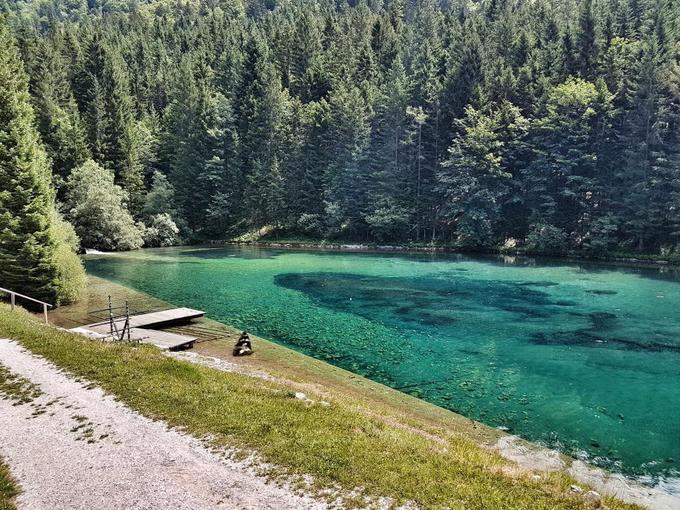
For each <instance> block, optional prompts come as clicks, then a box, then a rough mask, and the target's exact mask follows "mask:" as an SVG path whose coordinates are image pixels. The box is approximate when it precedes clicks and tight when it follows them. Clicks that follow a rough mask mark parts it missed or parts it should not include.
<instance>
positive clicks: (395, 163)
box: [0, 0, 680, 253]
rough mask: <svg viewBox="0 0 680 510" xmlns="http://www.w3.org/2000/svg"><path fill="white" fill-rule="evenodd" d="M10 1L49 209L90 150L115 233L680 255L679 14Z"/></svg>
mask: <svg viewBox="0 0 680 510" xmlns="http://www.w3.org/2000/svg"><path fill="white" fill-rule="evenodd" d="M3 6H4V7H3ZM0 8H4V10H6V11H7V16H8V18H9V21H10V24H11V26H12V27H13V29H14V31H15V34H16V36H17V38H18V39H19V42H20V48H21V56H22V58H23V60H24V62H25V65H26V68H27V69H28V71H29V76H30V92H31V96H32V103H33V107H34V108H35V110H36V120H37V122H36V125H37V127H38V129H39V131H40V134H41V136H42V139H43V141H44V143H45V147H46V150H47V154H48V155H49V156H50V158H51V160H52V163H53V165H54V169H55V171H54V173H55V177H54V179H53V184H54V186H55V187H56V188H57V190H58V196H59V198H60V200H65V199H66V195H67V192H68V190H67V188H68V186H67V185H65V183H66V182H68V181H69V179H70V180H71V182H73V179H72V174H73V172H74V171H76V169H82V165H83V164H84V163H85V162H86V161H87V160H88V159H90V158H91V159H92V160H93V161H94V162H96V164H97V165H98V166H99V167H101V168H102V169H105V170H107V172H110V174H109V173H107V174H106V175H107V176H108V175H111V176H112V178H113V183H110V182H109V180H110V179H109V177H107V184H106V186H107V188H106V189H107V190H109V191H108V192H109V193H111V194H112V195H113V196H116V197H119V198H116V199H115V200H114V201H116V202H117V203H118V202H120V206H121V207H123V208H124V209H126V211H127V213H128V214H129V215H130V216H131V218H132V223H131V222H130V220H125V223H126V225H132V224H133V223H136V224H139V223H140V222H145V223H146V224H147V226H151V224H152V223H154V222H155V223H156V227H155V228H156V230H155V231H153V230H150V231H149V232H152V233H153V236H155V240H150V239H148V240H147V244H157V243H159V242H162V243H166V242H170V241H169V240H168V239H170V238H172V236H170V237H168V236H167V235H164V236H161V237H162V238H163V241H159V240H158V237H157V234H158V229H159V228H160V229H161V230H163V229H164V231H165V232H166V234H169V233H171V232H172V231H173V230H174V229H173V227H172V225H170V222H171V223H172V224H173V225H174V226H175V227H178V231H179V232H180V233H181V234H182V235H183V236H184V237H185V238H189V239H196V240H203V239H209V238H227V237H230V236H233V235H236V234H239V233H241V232H244V231H248V230H256V229H260V228H261V227H263V226H270V227H271V228H274V229H278V230H280V231H283V232H287V233H291V234H303V235H309V236H314V237H339V238H346V239H356V240H368V241H378V242H430V241H434V242H440V243H452V244H453V245H455V246H458V247H461V248H471V249H489V248H496V247H499V246H502V245H503V244H504V243H506V241H507V240H508V239H513V240H514V241H516V243H518V244H519V245H524V246H526V247H528V248H530V249H535V250H538V251H550V252H563V251H566V250H577V251H583V252H586V253H603V252H610V251H614V250H620V251H634V250H640V251H644V252H649V253H659V252H661V251H663V252H665V253H668V252H672V251H677V250H680V248H679V243H680V139H679V134H680V23H678V20H679V19H680V7H679V6H678V3H677V2H675V1H669V2H657V1H653V0H635V1H633V0H563V1H560V2H555V1H554V0H537V1H533V2H521V1H517V0H482V1H481V2H471V1H466V0H441V1H436V0H347V1H345V0H285V1H284V0H268V1H266V2H265V1H263V0H243V1H242V0H194V1H185V2H175V1H174V0H172V1H171V0H167V1H166V0H163V1H160V0H159V1H154V2H144V3H142V2H126V1H125V2H123V1H121V2H115V1H111V0H107V1H106V2H103V1H99V0H92V1H86V0H68V1H67V0H49V1H47V0H42V1H37V2H5V3H4V4H3V3H1V2H0ZM101 175H104V174H103V173H102V174H101ZM113 185H115V186H113ZM102 198H103V197H102ZM84 200H85V198H84ZM164 202H165V203H164ZM117 207H118V206H116V208H114V209H116V210H117ZM77 209H78V207H77V206H76V207H71V209H70V210H67V211H66V216H67V218H68V219H70V220H71V221H73V222H74V224H75V226H76V229H77V230H78V232H80V233H81V236H82V235H84V231H83V228H82V226H83V225H82V224H80V223H81V222H84V221H85V218H84V216H82V215H80V216H74V213H72V212H69V211H74V210H77ZM79 224H80V225H79ZM126 228H127V227H126ZM140 228H141V227H140ZM142 230H143V229H142ZM154 232H155V233H154ZM85 239H87V238H84V240H85ZM89 242H90V240H89V239H87V242H86V245H87V243H89ZM138 244H139V243H138V241H137V240H135V241H134V242H129V243H123V244H120V245H116V246H117V247H119V248H120V247H122V246H127V247H133V246H136V245H138ZM100 245H101V243H100Z"/></svg>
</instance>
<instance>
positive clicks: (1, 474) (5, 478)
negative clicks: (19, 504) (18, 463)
mask: <svg viewBox="0 0 680 510" xmlns="http://www.w3.org/2000/svg"><path fill="white" fill-rule="evenodd" d="M17 494H19V489H18V487H17V486H16V485H15V484H14V481H13V480H12V477H11V476H10V473H9V469H8V468H7V466H6V465H5V464H3V463H2V461H0V510H16V506H14V497H15V496H16V495H17Z"/></svg>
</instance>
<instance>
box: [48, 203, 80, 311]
mask: <svg viewBox="0 0 680 510" xmlns="http://www.w3.org/2000/svg"><path fill="white" fill-rule="evenodd" d="M53 214H54V216H53V218H52V232H53V235H54V238H55V239H56V240H57V248H56V250H55V252H54V261H55V263H56V266H57V282H56V283H57V297H56V298H57V304H68V303H73V302H74V301H76V300H77V299H78V298H79V297H80V296H81V295H82V293H83V291H84V290H85V286H86V284H87V277H86V276H85V268H84V267H83V263H82V262H81V260H80V258H79V257H78V255H77V252H78V250H79V249H80V239H78V235H77V234H76V231H75V230H74V228H73V226H72V225H71V224H70V223H69V222H67V221H66V220H64V218H62V216H61V215H60V214H59V213H57V212H56V211H54V213H53Z"/></svg>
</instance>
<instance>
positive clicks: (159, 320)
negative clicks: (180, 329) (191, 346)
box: [85, 308, 205, 329]
mask: <svg viewBox="0 0 680 510" xmlns="http://www.w3.org/2000/svg"><path fill="white" fill-rule="evenodd" d="M204 315H205V312H202V311H200V310H194V309H192V308H171V309H170V310H161V311H160V312H151V313H142V314H139V315H131V316H130V327H131V328H162V327H166V326H171V325H173V324H180V323H183V322H189V321H190V320H193V319H198V318H200V317H203V316H204ZM114 322H115V323H116V326H117V327H118V328H119V329H122V327H123V324H125V319H116V320H115V321H114ZM102 324H105V325H106V326H108V325H109V321H102V322H97V323H95V324H90V326H99V325H102ZM90 326H85V327H86V328H90Z"/></svg>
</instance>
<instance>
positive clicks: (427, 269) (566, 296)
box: [86, 247, 680, 493]
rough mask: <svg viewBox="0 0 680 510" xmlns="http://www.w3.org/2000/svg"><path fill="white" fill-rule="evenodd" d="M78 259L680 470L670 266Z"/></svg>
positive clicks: (222, 253)
mask: <svg viewBox="0 0 680 510" xmlns="http://www.w3.org/2000/svg"><path fill="white" fill-rule="evenodd" d="M86 266H87V270H88V272H89V273H91V274H94V275H96V276H100V277H103V278H106V279H109V280H112V281H115V282H118V283H121V284H123V285H126V286H129V287H132V288H135V289H138V290H141V291H144V292H147V293H149V294H151V295H153V296H156V297H159V298H161V299H163V300H166V301H169V302H172V303H175V304H178V305H184V306H191V307H195V308H200V309H203V310H206V311H207V313H208V315H209V316H210V317H212V318H214V319H217V320H220V321H223V322H225V323H229V324H233V325H236V326H238V327H240V328H243V329H247V330H249V331H252V332H254V333H256V334H258V335H260V336H263V337H266V338H269V339H271V340H273V341H276V342H279V343H281V344H284V345H286V346H289V347H292V348H294V349H297V350H299V351H302V352H304V353H306V354H309V355H312V356H314V357H316V358H319V359H323V360H326V361H328V362H330V363H332V364H335V365H338V366H340V367H343V368H346V369H348V370H351V371H353V372H356V373H358V374H361V375H364V376H366V377H368V378H370V379H373V380H375V381H378V382H381V383H384V384H387V385H389V386H392V387H393V388H398V389H400V390H402V391H404V392H407V393H411V394H413V395H415V396H418V397H420V398H422V399H424V400H427V401H429V402H432V403H434V404H437V405H439V406H442V407H445V408H447V409H451V410H453V411H456V412H458V413H461V414H463V415H465V416H469V417H470V418H474V419H477V420H480V421H482V422H484V423H487V424H489V425H491V426H495V427H503V428H504V429H507V430H510V431H512V432H513V433H517V434H519V435H522V436H523V437H526V438H528V439H531V440H534V441H537V442H540V443H543V444H545V445H547V446H550V447H556V448H560V449H561V450H563V451H566V452H568V453H570V454H572V455H575V456H577V457H581V458H587V459H588V460H589V461H591V462H594V463H596V464H599V465H602V466H604V467H607V468H609V469H613V470H615V471H622V472H625V473H627V474H632V475H637V476H639V477H642V478H643V480H647V481H649V482H650V483H655V482H660V483H662V484H670V485H673V484H674V483H675V481H674V480H676V479H677V477H678V470H679V469H680V279H679V278H678V275H677V274H676V273H673V272H672V271H668V270H666V271H665V272H663V271H659V270H654V269H622V268H617V267H610V266H604V265H587V264H576V263H566V262H561V263H555V262H543V263H540V262H536V261H533V260H531V259H508V258H506V259H502V258H471V257H462V256H453V255H448V256H447V255H437V256H433V255H384V254H358V253H335V252H330V253H329V252H298V251H275V250H263V249H256V248H236V247H228V248H219V249H215V248H213V249H200V248H171V249H159V250H144V251H140V252H133V253H128V254H123V255H114V256H102V257H94V258H87V259H86ZM672 490H673V492H678V493H680V490H678V488H677V487H675V488H674V489H672Z"/></svg>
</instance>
